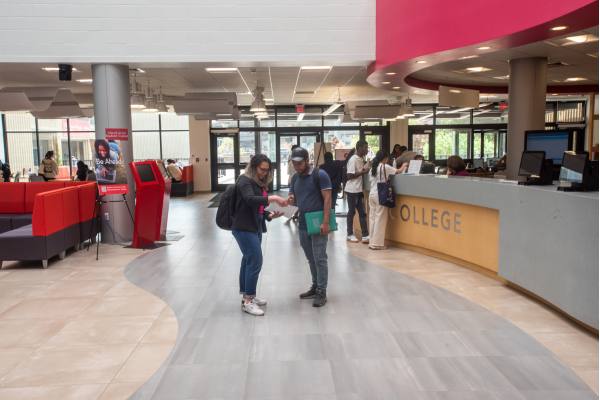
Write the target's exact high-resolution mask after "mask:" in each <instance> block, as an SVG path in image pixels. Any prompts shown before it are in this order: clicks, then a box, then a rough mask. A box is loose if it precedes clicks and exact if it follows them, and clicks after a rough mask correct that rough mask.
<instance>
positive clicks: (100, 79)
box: [92, 64, 135, 243]
mask: <svg viewBox="0 0 600 400" xmlns="http://www.w3.org/2000/svg"><path fill="white" fill-rule="evenodd" d="M92 78H93V79H94V117H95V123H96V139H104V137H105V128H127V129H128V130H129V140H127V141H121V142H120V144H121V152H122V154H123V162H124V164H125V169H126V171H127V182H128V183H129V194H128V195H127V202H128V204H129V208H130V209H131V211H132V212H133V207H134V201H133V199H134V197H133V194H134V189H135V184H134V182H133V177H132V176H131V172H130V171H129V163H130V162H131V161H133V137H132V135H131V107H130V104H129V67H128V66H127V65H115V64H94V65H92ZM105 199H106V200H122V196H119V195H113V196H105ZM101 216H102V241H103V242H106V243H124V242H130V241H131V240H132V238H133V223H132V222H131V217H130V215H129V212H128V211H127V207H126V206H125V203H122V202H114V203H108V204H104V205H103V206H102V214H101Z"/></svg>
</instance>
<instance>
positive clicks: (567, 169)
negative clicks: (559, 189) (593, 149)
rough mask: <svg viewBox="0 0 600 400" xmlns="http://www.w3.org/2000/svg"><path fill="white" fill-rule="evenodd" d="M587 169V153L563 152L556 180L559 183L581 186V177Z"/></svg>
mask: <svg viewBox="0 0 600 400" xmlns="http://www.w3.org/2000/svg"><path fill="white" fill-rule="evenodd" d="M587 167H588V155H587V153H581V154H576V153H574V152H571V151H565V154H564V156H563V160H562V166H561V167H560V175H559V178H558V179H559V180H560V181H561V182H571V183H577V184H583V176H584V174H585V171H586V168H587Z"/></svg>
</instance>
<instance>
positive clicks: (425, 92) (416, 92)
mask: <svg viewBox="0 0 600 400" xmlns="http://www.w3.org/2000/svg"><path fill="white" fill-rule="evenodd" d="M413 93H414V94H429V92H427V91H425V90H415V91H414V92H413Z"/></svg>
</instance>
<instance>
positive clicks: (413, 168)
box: [406, 160, 423, 175]
mask: <svg viewBox="0 0 600 400" xmlns="http://www.w3.org/2000/svg"><path fill="white" fill-rule="evenodd" d="M422 163H423V160H410V163H409V164H408V171H406V173H407V174H413V175H419V172H421V164H422Z"/></svg>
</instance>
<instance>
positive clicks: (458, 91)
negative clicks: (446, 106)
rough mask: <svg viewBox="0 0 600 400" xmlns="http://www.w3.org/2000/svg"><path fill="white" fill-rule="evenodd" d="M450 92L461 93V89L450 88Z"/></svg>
mask: <svg viewBox="0 0 600 400" xmlns="http://www.w3.org/2000/svg"><path fill="white" fill-rule="evenodd" d="M450 93H462V91H461V90H458V89H450ZM438 108H439V107H438Z"/></svg>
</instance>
